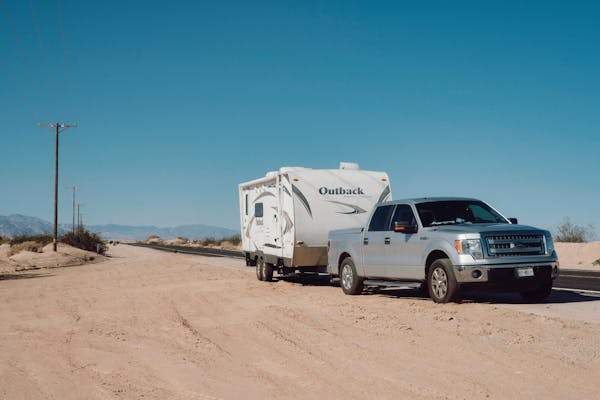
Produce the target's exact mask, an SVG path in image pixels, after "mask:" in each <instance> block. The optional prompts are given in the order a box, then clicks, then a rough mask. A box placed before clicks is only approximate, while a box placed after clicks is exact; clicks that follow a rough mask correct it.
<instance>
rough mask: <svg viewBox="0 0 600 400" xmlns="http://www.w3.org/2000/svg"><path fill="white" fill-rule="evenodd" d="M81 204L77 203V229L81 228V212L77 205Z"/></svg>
mask: <svg viewBox="0 0 600 400" xmlns="http://www.w3.org/2000/svg"><path fill="white" fill-rule="evenodd" d="M80 206H81V204H79V203H77V231H80V230H81V212H79V207H80Z"/></svg>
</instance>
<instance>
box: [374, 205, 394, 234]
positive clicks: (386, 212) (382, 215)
mask: <svg viewBox="0 0 600 400" xmlns="http://www.w3.org/2000/svg"><path fill="white" fill-rule="evenodd" d="M393 211H394V206H393V205H390V206H380V207H377V209H376V210H375V212H374V213H373V217H372V218H371V223H370V224H369V231H370V232H380V231H388V230H390V218H391V217H392V212H393Z"/></svg>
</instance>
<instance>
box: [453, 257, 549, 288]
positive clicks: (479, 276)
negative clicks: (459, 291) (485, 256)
mask: <svg viewBox="0 0 600 400" xmlns="http://www.w3.org/2000/svg"><path fill="white" fill-rule="evenodd" d="M558 265H559V264H558V261H553V262H541V263H540V262H538V263H519V264H487V265H455V266H454V276H455V277H456V281H457V282H458V283H478V282H481V283H488V282H493V281H494V276H495V275H505V276H507V275H509V272H508V271H507V270H509V269H510V270H512V271H514V270H515V269H516V268H526V267H534V270H535V271H537V270H539V269H540V268H546V267H549V268H550V269H551V272H550V274H551V277H552V279H555V278H556V277H557V276H558V274H559V269H558ZM498 270H503V271H498ZM495 272H502V274H496V273H495ZM536 276H537V273H536ZM533 278H534V279H535V277H533ZM525 279H527V278H525Z"/></svg>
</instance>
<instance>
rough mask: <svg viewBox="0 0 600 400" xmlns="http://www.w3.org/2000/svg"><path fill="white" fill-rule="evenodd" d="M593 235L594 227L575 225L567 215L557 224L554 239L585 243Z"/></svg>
mask: <svg viewBox="0 0 600 400" xmlns="http://www.w3.org/2000/svg"><path fill="white" fill-rule="evenodd" d="M593 236H594V228H593V227H592V226H591V225H588V226H582V225H577V224H574V223H572V222H571V219H570V218H569V217H566V218H565V219H564V220H563V222H561V223H560V224H559V225H558V228H557V229H556V233H555V235H554V239H555V240H556V241H557V242H568V243H585V242H588V241H590V240H591V239H592V238H593Z"/></svg>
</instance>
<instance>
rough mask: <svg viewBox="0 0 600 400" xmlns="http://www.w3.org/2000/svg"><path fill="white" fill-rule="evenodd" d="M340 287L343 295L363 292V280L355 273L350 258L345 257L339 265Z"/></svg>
mask: <svg viewBox="0 0 600 400" xmlns="http://www.w3.org/2000/svg"><path fill="white" fill-rule="evenodd" d="M340 286H341V287H342V290H343V291H344V293H345V294H348V295H352V296H354V295H357V294H361V293H362V291H363V280H362V278H360V277H359V276H358V274H357V273H356V267H355V266H354V261H352V258H350V257H346V258H344V261H342V264H341V265H340Z"/></svg>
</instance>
